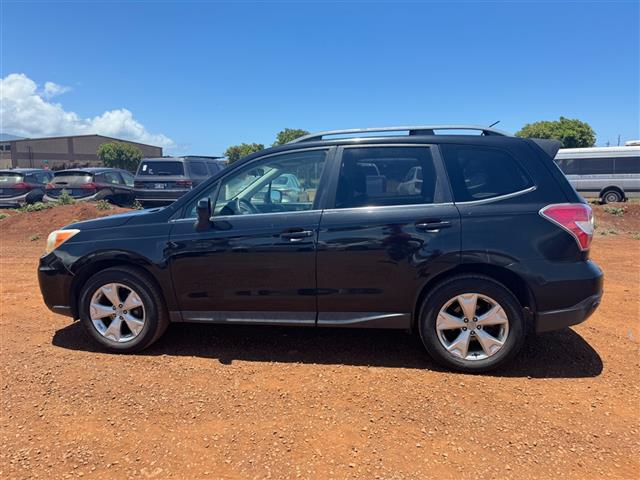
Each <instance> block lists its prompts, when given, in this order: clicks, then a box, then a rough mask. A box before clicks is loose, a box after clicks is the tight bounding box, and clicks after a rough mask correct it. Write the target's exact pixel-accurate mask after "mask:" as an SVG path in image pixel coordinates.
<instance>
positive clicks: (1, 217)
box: [0, 213, 9, 220]
mask: <svg viewBox="0 0 640 480" xmlns="http://www.w3.org/2000/svg"><path fill="white" fill-rule="evenodd" d="M8 216H9V215H7V214H6V213H0V220H4V219H5V218H7V217H8Z"/></svg>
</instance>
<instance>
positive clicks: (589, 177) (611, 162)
mask: <svg viewBox="0 0 640 480" xmlns="http://www.w3.org/2000/svg"><path fill="white" fill-rule="evenodd" d="M555 160H556V163H557V164H558V166H559V167H560V169H561V170H562V171H563V172H564V174H565V175H566V176H567V178H568V179H569V182H571V185H573V187H574V188H575V189H576V190H577V191H578V192H579V193H580V194H581V195H582V196H583V197H587V198H588V197H590V198H598V199H599V200H600V201H601V202H602V203H614V202H624V201H626V200H627V199H629V198H633V197H639V196H640V146H624V147H595V148H563V149H560V150H559V151H558V154H557V155H556V158H555Z"/></svg>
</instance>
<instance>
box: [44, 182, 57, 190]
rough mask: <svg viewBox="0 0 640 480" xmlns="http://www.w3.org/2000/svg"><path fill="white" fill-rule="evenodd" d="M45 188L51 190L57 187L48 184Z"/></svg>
mask: <svg viewBox="0 0 640 480" xmlns="http://www.w3.org/2000/svg"><path fill="white" fill-rule="evenodd" d="M44 188H45V190H51V189H52V188H56V186H55V185H54V184H53V183H47V186H46V187H44Z"/></svg>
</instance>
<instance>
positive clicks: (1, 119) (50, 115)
mask: <svg viewBox="0 0 640 480" xmlns="http://www.w3.org/2000/svg"><path fill="white" fill-rule="evenodd" d="M68 90H69V87H65V86H62V85H57V84H55V83H53V82H46V83H45V84H44V90H42V91H40V90H38V85H37V84H36V82H34V81H33V80H31V79H30V78H29V77H27V76H26V75H25V74H23V73H12V74H9V75H7V76H6V77H5V78H0V123H1V124H0V130H2V131H3V132H5V133H12V134H15V135H20V136H22V137H47V136H56V135H86V134H91V133H97V134H100V135H106V136H109V137H117V138H122V139H126V140H132V141H135V142H141V143H148V144H151V145H157V146H161V147H173V146H174V145H175V142H174V141H173V140H171V139H170V138H169V137H167V136H166V135H163V134H161V133H150V132H148V131H147V129H146V128H145V126H144V125H143V124H141V123H140V122H139V121H137V120H136V119H135V118H134V117H133V113H131V111H129V110H127V109H126V108H120V109H116V110H108V111H106V112H104V113H102V114H101V115H97V116H95V117H93V118H81V117H79V116H78V115H77V114H76V113H75V112H69V111H66V110H65V109H64V108H63V107H62V105H61V104H60V103H54V102H51V101H49V99H50V98H51V97H53V96H56V95H61V94H63V93H65V92H67V91H68Z"/></svg>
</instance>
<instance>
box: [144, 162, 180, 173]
mask: <svg viewBox="0 0 640 480" xmlns="http://www.w3.org/2000/svg"><path fill="white" fill-rule="evenodd" d="M138 175H167V176H168V175H184V166H183V164H182V162H171V161H163V160H153V161H149V160H146V161H144V162H142V163H141V164H140V168H138Z"/></svg>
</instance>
